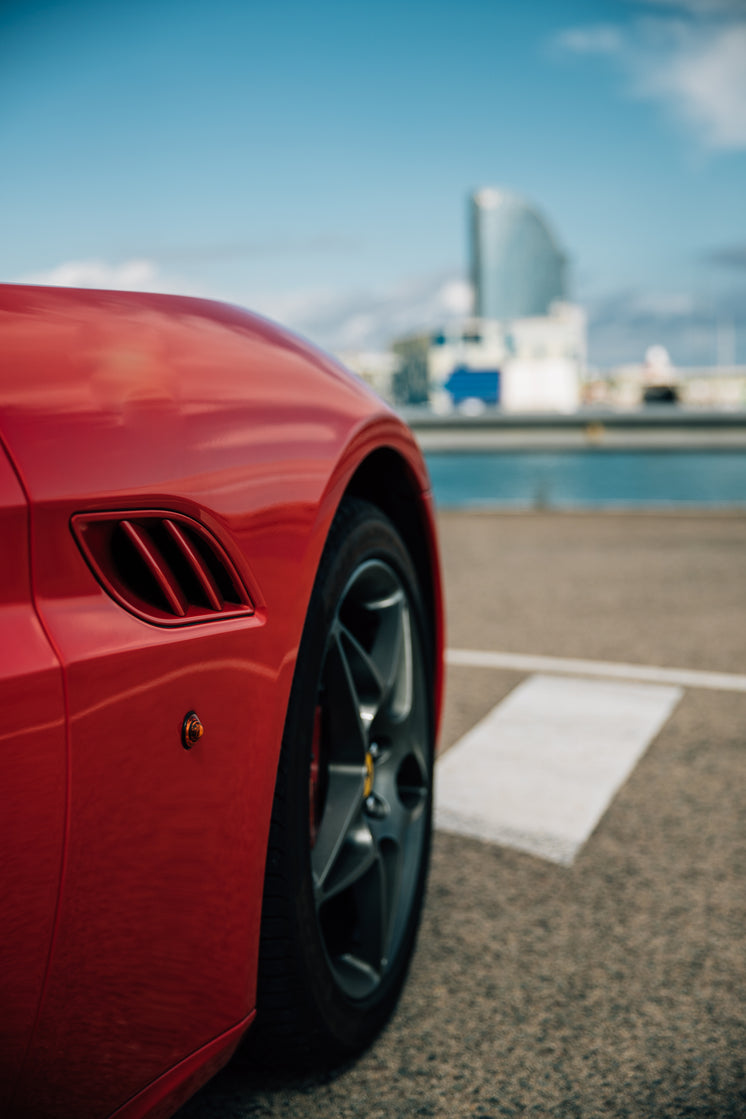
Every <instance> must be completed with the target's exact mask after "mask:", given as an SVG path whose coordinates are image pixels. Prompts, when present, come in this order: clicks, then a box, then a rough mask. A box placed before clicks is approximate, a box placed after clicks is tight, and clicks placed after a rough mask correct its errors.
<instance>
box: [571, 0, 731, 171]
mask: <svg viewBox="0 0 746 1119" xmlns="http://www.w3.org/2000/svg"><path fill="white" fill-rule="evenodd" d="M646 6H647V7H648V9H649V10H650V9H652V8H653V7H655V8H657V12H656V14H655V15H654V16H653V15H649V16H646V17H645V18H637V19H634V20H633V21H632V22H631V24H630V26H629V28H628V29H627V30H626V31H625V32H624V33H623V32H622V30H621V28H619V27H615V26H613V25H601V26H588V27H578V28H570V29H568V30H566V31H563V32H561V33H560V34H559V35H558V36H557V38H556V39H555V46H556V47H558V48H559V49H560V50H562V51H563V52H565V53H567V54H574V55H588V54H601V55H607V56H608V55H612V54H613V55H615V56H616V57H617V59H618V61H619V64H620V65H621V67H622V70H623V72H624V73H626V76H627V81H628V86H627V91H628V93H629V94H631V95H632V96H635V97H641V98H645V99H648V100H653V101H658V102H659V103H661V104H662V105H663V106H664V108H665V109H666V110H667V111H668V112H669V113H670V114H671V115H672V116H674V117H675V118H677V119H679V120H680V121H682V122H683V123H684V124H685V125H686V126H687V127H688V128H690V129H692V130H693V131H694V133H695V134H696V135H697V137H698V139H699V140H700V142H701V143H702V144H703V145H704V146H705V147H709V148H711V149H720V150H726V149H744V148H746V12H745V11H744V4H743V2H742V0H738V3H736V2H735V0H719V2H715V0H668V2H666V0H647V5H646Z"/></svg>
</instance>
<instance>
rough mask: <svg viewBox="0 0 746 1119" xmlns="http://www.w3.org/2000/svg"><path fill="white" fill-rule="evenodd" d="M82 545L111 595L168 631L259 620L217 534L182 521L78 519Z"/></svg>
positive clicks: (157, 513)
mask: <svg viewBox="0 0 746 1119" xmlns="http://www.w3.org/2000/svg"><path fill="white" fill-rule="evenodd" d="M72 529H73V533H74V535H75V539H76V540H77V542H78V545H79V547H80V549H81V551H82V553H83V555H84V556H85V558H86V560H87V561H88V565H89V566H90V568H91V570H92V571H93V574H94V575H95V576H96V578H97V579H98V581H99V582H100V583H101V585H102V587H103V588H104V590H105V591H107V592H108V593H109V594H110V595H111V596H112V598H115V599H116V600H117V602H119V603H120V604H121V605H122V606H124V607H125V608H126V609H127V610H130V611H131V612H132V613H133V614H137V615H138V617H140V618H144V619H145V620H146V621H148V622H154V623H156V624H157V625H162V626H178V625H188V624H190V623H192V622H208V621H213V620H216V619H217V618H235V617H238V616H240V615H242V614H253V613H254V606H253V604H252V601H251V599H250V597H249V594H248V591H247V590H246V588H245V586H244V585H243V582H242V580H241V577H240V575H239V574H238V572H237V570H236V568H235V566H234V564H233V563H232V561H231V559H230V558H229V556H228V554H227V552H226V551H225V549H224V548H223V546H222V545H221V544H219V543H218V541H217V540H216V539H215V537H214V536H213V535H212V533H210V532H208V530H207V529H206V528H205V527H204V526H203V525H201V524H199V523H198V522H197V521H193V520H192V519H191V518H190V517H184V516H182V515H181V514H180V513H170V512H163V511H162V510H155V509H145V510H137V511H135V512H129V511H121V512H118V513H79V514H77V515H76V516H74V517H73V518H72Z"/></svg>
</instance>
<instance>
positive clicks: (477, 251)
mask: <svg viewBox="0 0 746 1119" xmlns="http://www.w3.org/2000/svg"><path fill="white" fill-rule="evenodd" d="M470 206H471V230H470V233H471V245H470V249H471V279H472V283H473V285H474V299H475V304H474V312H475V314H476V316H477V317H478V318H480V319H497V320H499V321H503V322H504V321H507V320H511V319H520V318H529V317H535V316H537V315H546V314H548V313H549V308H550V307H551V305H552V304H553V303H555V302H557V301H562V300H564V299H565V298H566V294H567V293H566V275H565V274H566V261H565V256H564V254H563V253H562V252H561V251H560V249H559V247H558V245H557V242H556V240H555V238H554V236H553V234H552V233H551V231H550V230H549V227H548V226H547V224H546V222H545V221H544V219H543V218H542V217H541V215H540V214H539V213H538V212H537V211H536V210H535V209H534V208H533V207H532V206H530V205H529V204H528V202H526V201H524V199H522V198H519V197H518V196H517V195H515V194H510V193H509V192H507V191H504V190H496V189H495V188H494V187H485V188H483V189H482V190H478V191H476V192H475V193H474V194H473V195H472V197H471V202H470Z"/></svg>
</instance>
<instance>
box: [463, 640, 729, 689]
mask: <svg viewBox="0 0 746 1119" xmlns="http://www.w3.org/2000/svg"><path fill="white" fill-rule="evenodd" d="M446 661H447V663H448V664H452V665H454V666H457V667H464V668H507V669H516V670H517V671H519V672H550V673H558V674H559V675H563V676H564V675H569V676H600V677H603V678H608V679H614V680H641V681H644V682H646V683H649V684H673V685H675V686H677V687H680V688H710V689H712V690H714V691H722V692H746V676H740V675H737V674H736V673H731V672H702V671H699V670H698V669H694V668H691V669H690V668H656V667H655V666H653V665H645V664H617V663H615V662H614V661H584V660H574V659H571V658H569V657H540V656H533V655H532V654H528V653H490V652H486V651H483V650H481V649H447V650H446Z"/></svg>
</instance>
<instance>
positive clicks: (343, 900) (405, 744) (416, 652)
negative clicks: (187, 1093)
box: [252, 499, 433, 1069]
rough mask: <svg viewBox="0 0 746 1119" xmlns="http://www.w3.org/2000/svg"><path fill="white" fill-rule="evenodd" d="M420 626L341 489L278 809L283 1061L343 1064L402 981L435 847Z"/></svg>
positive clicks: (378, 519) (395, 557) (272, 1033)
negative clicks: (431, 853)
mask: <svg viewBox="0 0 746 1119" xmlns="http://www.w3.org/2000/svg"><path fill="white" fill-rule="evenodd" d="M426 633H427V627H426V625H425V618H424V616H423V610H422V604H421V600H420V596H419V592H418V589H417V578H416V574H415V571H414V567H413V565H412V562H411V560H410V557H409V555H408V553H407V550H406V548H405V547H404V545H403V543H402V540H401V538H400V536H399V535H398V533H397V531H396V529H395V528H394V526H393V525H392V524H391V522H390V521H389V520H388V519H387V518H386V517H385V516H383V514H382V513H381V512H380V511H379V510H378V509H377V508H376V507H375V506H373V505H371V504H369V503H368V502H365V501H362V500H359V499H345V501H343V503H342V505H341V507H340V510H339V512H338V514H337V516H336V518H335V520H334V523H333V525H332V528H331V531H330V534H329V538H328V541H327V545H326V548H325V551H324V555H323V558H322V561H321V564H320V566H319V571H318V575H317V578H316V583H315V586H314V591H313V595H312V598H311V603H310V606H309V611H308V616H307V619H306V624H305V628H304V631H303V638H302V641H301V646H300V652H299V656H298V663H297V667H296V672H295V677H294V681H293V687H292V692H291V697H290V703H289V707H288V714H287V720H286V725H285V734H284V738H283V745H282V752H281V758H280V764H279V769H278V775H277V784H276V789H275V798H274V804H273V810H272V823H271V829H270V837H269V847H268V853H267V870H266V876H265V888H264V900H263V913H262V930H261V943H260V960H259V979H258V1000H257V1002H258V1014H257V1023H256V1027H255V1032H256V1033H255V1038H254V1050H255V1052H258V1053H259V1054H261V1055H262V1056H263V1057H264V1059H265V1060H266V1059H267V1058H269V1059H270V1060H271V1061H272V1062H273V1063H275V1064H277V1063H280V1064H282V1065H283V1066H284V1067H287V1066H288V1065H291V1066H292V1067H294V1068H296V1069H307V1068H309V1067H317V1068H319V1067H326V1068H328V1067H332V1066H334V1065H337V1064H340V1063H342V1062H344V1061H345V1060H348V1059H349V1058H350V1057H352V1056H353V1055H354V1054H356V1053H358V1052H359V1051H360V1050H362V1049H363V1048H365V1046H367V1045H368V1044H369V1043H370V1041H371V1040H372V1039H373V1038H374V1037H375V1035H376V1034H377V1033H378V1031H379V1030H380V1029H381V1027H382V1026H383V1025H384V1023H385V1022H386V1021H387V1019H388V1018H389V1016H390V1014H391V1012H392V1010H393V1008H394V1006H395V1005H396V1001H397V999H398V997H399V994H400V992H401V989H402V986H403V984H404V980H405V977H406V972H407V968H408V965H409V961H410V957H411V955H412V951H413V948H414V943H415V937H416V933H417V927H418V924H419V916H420V911H421V908H422V902H423V896H424V890H425V879H426V874H427V866H428V860H429V851H430V833H431V816H432V776H433V710H432V708H433V701H432V696H433V688H432V666H431V660H432V658H431V656H430V655H429V649H428V645H427V639H426ZM252 1032H254V1031H252Z"/></svg>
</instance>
